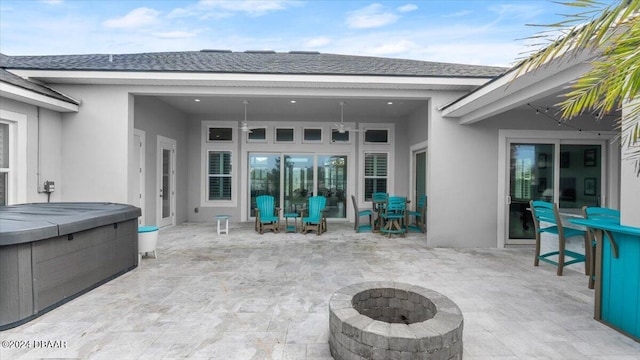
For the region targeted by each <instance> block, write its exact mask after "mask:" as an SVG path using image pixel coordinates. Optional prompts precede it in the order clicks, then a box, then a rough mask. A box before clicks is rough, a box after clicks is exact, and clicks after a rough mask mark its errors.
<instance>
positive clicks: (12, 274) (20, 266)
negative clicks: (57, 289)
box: [0, 243, 34, 329]
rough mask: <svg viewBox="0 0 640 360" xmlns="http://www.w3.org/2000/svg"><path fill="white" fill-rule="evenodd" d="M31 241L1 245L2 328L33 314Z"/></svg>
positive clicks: (0, 310) (0, 321) (0, 305)
mask: <svg viewBox="0 0 640 360" xmlns="http://www.w3.org/2000/svg"><path fill="white" fill-rule="evenodd" d="M32 281H33V274H32V273H31V243H26V244H14V245H8V246H0V329H1V328H2V325H4V324H10V323H13V322H16V321H19V320H20V319H24V318H26V317H29V316H31V315H32V314H33V311H34V310H33V287H32Z"/></svg>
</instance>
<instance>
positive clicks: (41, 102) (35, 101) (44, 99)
mask: <svg viewBox="0 0 640 360" xmlns="http://www.w3.org/2000/svg"><path fill="white" fill-rule="evenodd" d="M0 97H3V98H7V99H13V100H16V101H20V102H23V103H27V104H31V105H35V106H39V107H42V108H46V109H50V110H53V111H57V112H78V110H79V105H78V104H74V103H71V102H67V101H62V100H59V99H55V98H52V97H50V96H46V95H43V94H40V93H38V92H35V91H32V90H28V89H25V88H22V87H20V86H16V85H13V84H9V83H6V82H0Z"/></svg>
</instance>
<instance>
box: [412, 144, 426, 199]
mask: <svg viewBox="0 0 640 360" xmlns="http://www.w3.org/2000/svg"><path fill="white" fill-rule="evenodd" d="M414 161H415V175H414V176H415V189H414V193H415V198H414V199H413V200H414V201H415V202H414V204H418V201H419V199H420V197H421V196H422V195H424V194H425V193H426V189H427V152H426V151H420V152H417V153H415V160H414Z"/></svg>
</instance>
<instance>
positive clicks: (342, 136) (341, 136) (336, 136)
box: [331, 130, 349, 143]
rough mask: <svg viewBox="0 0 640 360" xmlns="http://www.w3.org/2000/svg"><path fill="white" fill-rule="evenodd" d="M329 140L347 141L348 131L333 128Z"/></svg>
mask: <svg viewBox="0 0 640 360" xmlns="http://www.w3.org/2000/svg"><path fill="white" fill-rule="evenodd" d="M331 142H345V143H348V142H349V132H348V131H345V132H343V133H341V132H339V131H337V130H333V131H332V132H331Z"/></svg>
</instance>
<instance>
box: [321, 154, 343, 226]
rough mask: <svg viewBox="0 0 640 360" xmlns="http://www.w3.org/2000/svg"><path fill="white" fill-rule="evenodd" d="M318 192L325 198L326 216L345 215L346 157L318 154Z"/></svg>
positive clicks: (337, 216) (336, 216) (340, 216)
mask: <svg viewBox="0 0 640 360" xmlns="http://www.w3.org/2000/svg"><path fill="white" fill-rule="evenodd" d="M318 194H319V195H323V196H325V197H326V198H327V212H326V215H327V217H328V218H346V217H347V213H346V211H347V203H346V194H347V157H346V156H342V155H318Z"/></svg>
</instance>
